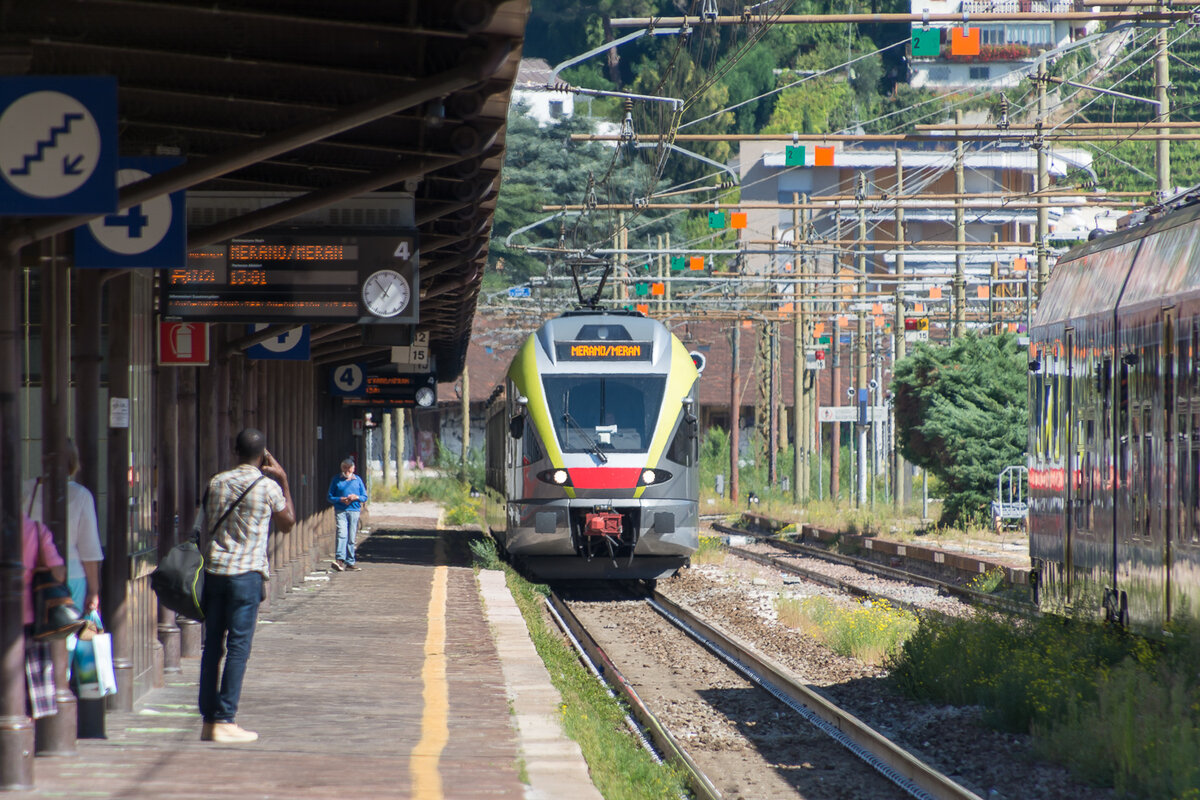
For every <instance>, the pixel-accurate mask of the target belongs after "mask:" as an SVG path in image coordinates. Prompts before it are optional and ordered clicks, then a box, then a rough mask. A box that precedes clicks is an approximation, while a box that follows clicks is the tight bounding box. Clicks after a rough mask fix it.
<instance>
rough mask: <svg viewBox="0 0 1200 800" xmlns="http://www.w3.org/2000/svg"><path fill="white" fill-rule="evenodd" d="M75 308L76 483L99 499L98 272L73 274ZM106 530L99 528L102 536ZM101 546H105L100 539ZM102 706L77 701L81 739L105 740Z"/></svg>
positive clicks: (101, 286) (100, 282) (100, 284)
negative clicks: (77, 453)
mask: <svg viewBox="0 0 1200 800" xmlns="http://www.w3.org/2000/svg"><path fill="white" fill-rule="evenodd" d="M71 284H72V286H71V289H72V294H73V295H74V300H75V305H74V309H73V312H72V317H73V318H74V320H75V326H74V327H75V336H74V338H73V339H72V341H71V360H72V361H73V362H74V364H75V448H76V449H77V450H78V451H79V472H78V474H76V476H75V480H76V482H77V483H79V484H80V485H82V486H86V487H87V488H88V490H90V491H91V492H92V495H93V496H97V497H98V496H99V495H100V361H101V358H100V341H101V339H100V331H101V320H100V305H101V292H103V291H104V280H103V277H102V275H101V273H100V271H99V270H94V269H83V270H79V271H77V272H74V273H73V275H72V281H71ZM104 532H105V529H104V528H101V536H102V537H103V536H104ZM101 544H105V545H106V546H105V548H104V549H105V550H106V551H107V550H108V547H107V543H106V542H105V541H104V540H103V538H102V539H101ZM104 706H105V702H104V700H103V699H98V700H80V701H79V704H78V706H77V707H76V708H77V711H78V717H79V724H78V727H77V728H76V733H77V735H78V737H79V738H80V739H103V738H105V736H106V735H107V734H106V730H105V717H104Z"/></svg>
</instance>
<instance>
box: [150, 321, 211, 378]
mask: <svg viewBox="0 0 1200 800" xmlns="http://www.w3.org/2000/svg"><path fill="white" fill-rule="evenodd" d="M158 363H159V364H160V365H162V366H176V367H192V366H204V365H206V364H208V323H207V322H160V323H158Z"/></svg>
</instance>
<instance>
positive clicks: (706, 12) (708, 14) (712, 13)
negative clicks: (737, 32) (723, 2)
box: [700, 0, 718, 22]
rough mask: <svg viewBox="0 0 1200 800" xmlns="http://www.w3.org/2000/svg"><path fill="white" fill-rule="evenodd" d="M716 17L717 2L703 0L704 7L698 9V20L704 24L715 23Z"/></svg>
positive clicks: (714, 0)
mask: <svg viewBox="0 0 1200 800" xmlns="http://www.w3.org/2000/svg"><path fill="white" fill-rule="evenodd" d="M717 15H718V12H717V0H704V5H703V6H701V8H700V18H701V19H703V20H704V21H705V22H716V21H717Z"/></svg>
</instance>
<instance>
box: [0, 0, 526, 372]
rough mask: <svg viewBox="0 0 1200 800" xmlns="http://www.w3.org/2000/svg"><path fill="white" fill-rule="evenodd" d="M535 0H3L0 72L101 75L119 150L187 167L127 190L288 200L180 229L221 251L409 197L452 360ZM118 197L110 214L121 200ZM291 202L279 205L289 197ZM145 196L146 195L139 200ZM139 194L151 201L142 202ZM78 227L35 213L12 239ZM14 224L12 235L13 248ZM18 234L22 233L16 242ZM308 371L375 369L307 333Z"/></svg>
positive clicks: (355, 345) (344, 346)
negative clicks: (319, 213) (266, 231)
mask: <svg viewBox="0 0 1200 800" xmlns="http://www.w3.org/2000/svg"><path fill="white" fill-rule="evenodd" d="M529 6H530V0H438V2H432V1H431V0H388V1H387V2H383V1H382V0H338V1H337V2H329V1H328V0H223V2H220V3H215V2H212V0H37V2H16V3H3V4H0V70H2V72H3V74H6V75H56V74H62V75H76V74H77V75H114V76H116V78H117V80H118V83H119V95H118V115H119V118H118V129H119V137H120V150H121V154H122V155H161V154H178V155H182V156H184V157H185V158H186V159H187V163H186V164H185V165H184V166H182V167H179V168H177V169H175V170H172V171H171V172H166V173H162V174H161V175H158V176H155V177H153V178H151V179H148V180H146V181H144V182H142V184H140V185H139V186H140V189H138V190H137V191H142V192H148V191H150V188H151V185H153V187H154V189H155V190H156V191H155V192H154V193H155V194H159V193H161V192H162V191H177V190H179V189H191V190H203V191H217V192H228V191H240V192H263V193H270V192H276V193H284V194H283V195H282V196H283V197H289V196H290V197H291V199H288V200H287V201H286V202H283V203H280V204H278V205H276V206H273V207H269V208H263V209H259V210H256V211H254V212H253V213H247V214H243V215H241V216H235V217H232V218H228V219H223V220H221V221H220V222H218V223H215V224H212V225H209V226H207V227H201V228H197V227H196V226H195V225H192V226H191V227H190V229H189V245H190V246H197V245H202V244H211V243H214V242H217V241H223V240H225V239H228V238H231V237H233V236H237V235H242V234H246V233H249V232H251V231H253V230H257V229H259V228H263V227H268V226H270V225H273V224H286V220H287V219H290V218H293V217H295V216H298V215H300V214H303V213H306V212H309V211H312V210H313V209H317V208H321V207H324V206H327V205H331V204H334V203H337V202H338V201H341V200H346V199H348V198H350V197H354V196H360V195H362V194H364V193H366V192H372V191H389V192H402V191H414V194H415V208H414V216H415V222H416V224H417V225H418V227H419V234H420V250H421V276H422V280H421V297H422V299H421V305H420V323H419V326H418V327H419V328H420V329H422V330H427V331H429V334H430V343H431V347H432V353H433V355H434V356H435V357H436V358H437V361H438V365H439V370H438V371H439V373H440V375H441V376H442V379H443V380H445V379H447V378H450V377H453V376H454V375H456V374H457V373H458V372H459V371H460V370H461V367H462V364H463V362H464V359H465V356H466V345H467V340H468V338H469V336H470V331H471V321H472V318H473V316H474V312H475V304H476V299H477V295H478V287H479V283H480V279H481V277H482V272H483V266H484V263H485V260H486V258H487V242H488V237H489V234H490V231H491V226H492V215H493V212H494V208H495V201H496V196H497V193H498V191H499V178H500V168H501V164H502V161H503V157H504V134H505V130H504V128H505V118H506V115H507V111H508V103H509V95H510V92H511V89H512V85H513V81H514V80H515V77H516V73H517V68H518V66H519V63H520V58H521V42H522V37H523V36H524V29H525V22H526V18H527V16H528V14H529ZM134 191H135V190H134V189H133V187H126V188H125V189H123V190H122V204H123V205H126V204H127V200H129V198H130V197H131V196H133V194H132V193H133V192H134ZM288 193H290V195H289V194H288ZM148 196H149V195H148ZM148 196H147V199H148ZM82 221H84V218H56V219H46V218H38V219H31V220H29V221H28V222H27V224H24V225H21V226H20V230H21V232H20V233H19V234H18V235H17V236H16V238H17V240H18V241H19V242H25V243H31V242H33V241H37V240H39V239H41V238H45V237H46V236H49V235H51V234H53V233H57V232H61V231H65V230H67V229H69V228H71V227H74V225H77V224H79V223H81V222H82ZM14 229H15V228H14V226H10V227H9V228H8V230H9V234H10V235H9V237H8V241H9V243H11V242H12V241H13V240H14V237H13V235H12V231H13V230H14ZM21 237H24V238H23V239H22V238H21ZM313 340H314V344H313V358H314V360H316V361H317V362H318V363H332V361H334V360H337V359H348V358H354V359H356V360H362V361H367V362H370V361H372V360H383V361H386V360H387V358H388V355H389V352H388V348H387V347H382V346H374V347H372V346H370V345H366V344H364V343H363V342H362V341H361V334H360V331H359V328H358V326H317V327H316V328H315V329H314V332H313Z"/></svg>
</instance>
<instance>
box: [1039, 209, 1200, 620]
mask: <svg viewBox="0 0 1200 800" xmlns="http://www.w3.org/2000/svg"><path fill="white" fill-rule="evenodd" d="M1138 216H1140V217H1142V219H1141V220H1140V224H1137V225H1134V226H1131V227H1129V228H1127V229H1125V230H1122V231H1118V232H1117V233H1114V234H1112V235H1108V236H1104V237H1101V238H1098V239H1095V240H1092V241H1089V242H1087V243H1086V244H1082V245H1079V246H1077V247H1076V248H1074V249H1072V250H1071V251H1069V252H1068V253H1066V254H1065V255H1064V256H1063V257H1062V258H1061V259H1060V260H1059V262H1058V265H1057V266H1056V267H1055V269H1054V272H1053V274H1052V276H1051V278H1050V280H1049V282H1048V283H1047V284H1046V287H1045V290H1044V292H1043V293H1042V296H1041V300H1040V301H1039V303H1038V307H1037V312H1036V315H1035V317H1034V320H1033V326H1032V329H1031V335H1030V345H1029V347H1030V359H1029V371H1030V376H1029V377H1030V379H1029V410H1030V433H1029V455H1028V466H1029V499H1030V505H1029V549H1030V556H1031V557H1032V560H1033V565H1034V568H1035V570H1034V574H1035V575H1036V576H1037V591H1038V595H1039V602H1040V603H1041V605H1042V606H1043V607H1044V608H1047V609H1050V610H1056V611H1068V610H1072V609H1075V610H1079V611H1082V612H1084V613H1096V614H1103V615H1104V616H1105V617H1107V618H1108V619H1109V620H1112V621H1115V622H1118V623H1120V624H1123V625H1130V626H1132V627H1134V628H1139V629H1142V630H1161V629H1162V627H1163V626H1164V625H1166V624H1167V623H1168V622H1169V621H1171V620H1176V619H1181V618H1193V619H1194V618H1200V198H1196V197H1189V198H1185V200H1184V202H1182V203H1179V204H1176V205H1175V206H1173V207H1172V208H1170V209H1169V210H1167V211H1166V212H1165V213H1159V214H1148V213H1147V212H1138Z"/></svg>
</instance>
